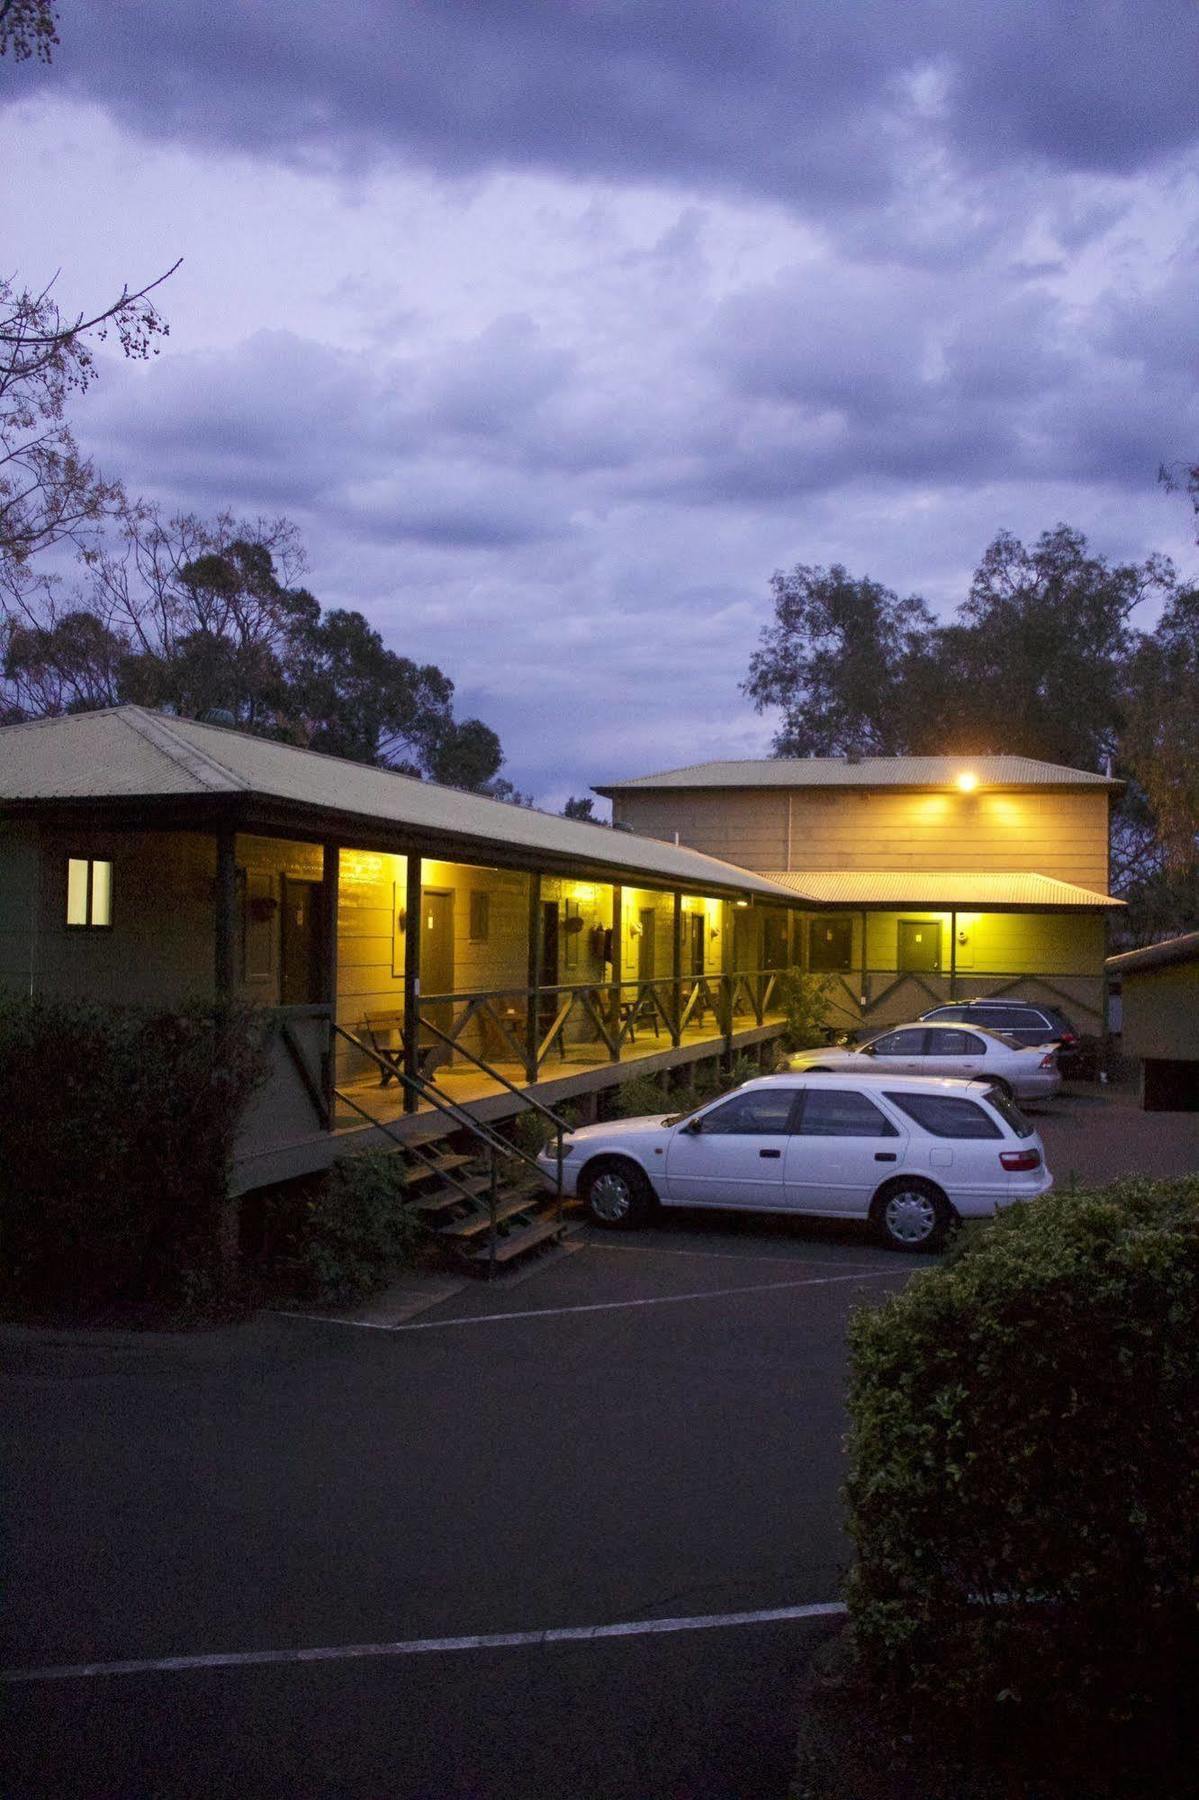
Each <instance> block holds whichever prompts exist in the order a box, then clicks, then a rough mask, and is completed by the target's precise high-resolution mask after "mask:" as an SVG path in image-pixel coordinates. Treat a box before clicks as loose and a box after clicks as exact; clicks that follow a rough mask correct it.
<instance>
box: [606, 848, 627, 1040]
mask: <svg viewBox="0 0 1199 1800" xmlns="http://www.w3.org/2000/svg"><path fill="white" fill-rule="evenodd" d="M623 913H624V889H623V888H622V886H621V885H620V883H619V882H616V883H615V885H614V886H613V889H612V988H611V1014H610V1018H609V1026H610V1029H611V1032H612V1038H613V1041H614V1043H615V1045H616V1048H615V1050H613V1051H612V1052H611V1057H612V1061H613V1062H619V1061H620V1052H621V1042H620V1034H621V1023H620V983H621V978H622V976H623V974H624V969H623V957H624V924H623Z"/></svg>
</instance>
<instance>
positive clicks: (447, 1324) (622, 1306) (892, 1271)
mask: <svg viewBox="0 0 1199 1800" xmlns="http://www.w3.org/2000/svg"><path fill="white" fill-rule="evenodd" d="M906 1273H907V1270H905V1269H897V1268H895V1267H890V1268H886V1269H856V1270H854V1272H853V1274H851V1275H819V1276H817V1277H816V1278H815V1279H814V1280H812V1279H805V1280H803V1281H762V1282H756V1283H755V1284H754V1285H753V1286H752V1287H735V1288H734V1287H730V1288H703V1289H699V1290H697V1291H696V1292H694V1293H690V1294H656V1295H654V1296H652V1297H651V1298H649V1299H647V1300H592V1301H588V1302H587V1303H586V1304H584V1305H579V1306H538V1307H532V1308H529V1309H527V1310H523V1311H521V1312H498V1313H476V1314H474V1315H473V1316H472V1317H471V1318H468V1319H421V1320H419V1321H418V1322H417V1323H416V1324H413V1325H379V1324H376V1323H374V1322H373V1321H371V1320H367V1319H332V1318H329V1317H328V1316H327V1315H325V1314H322V1313H301V1312H284V1313H280V1314H279V1315H278V1316H279V1317H280V1318H283V1319H310V1320H312V1321H313V1322H314V1323H316V1324H319V1325H349V1326H352V1327H353V1328H354V1329H356V1330H358V1331H389V1332H391V1333H392V1334H393V1336H396V1337H398V1336H400V1335H401V1333H404V1332H411V1331H453V1330H454V1329H456V1328H457V1327H460V1326H463V1325H501V1324H503V1325H506V1324H508V1323H509V1322H511V1321H516V1320H521V1319H560V1318H565V1317H567V1316H568V1315H569V1314H572V1313H600V1312H625V1311H629V1310H632V1309H633V1308H635V1307H643V1306H682V1305H683V1304H684V1302H686V1301H691V1300H725V1299H731V1298H733V1297H734V1296H737V1295H740V1294H777V1293H781V1292H784V1291H786V1290H787V1289H788V1288H805V1287H836V1286H837V1285H838V1284H839V1283H841V1282H845V1281H877V1280H878V1279H879V1278H880V1277H881V1276H887V1275H889V1276H891V1277H892V1279H896V1278H898V1277H899V1276H901V1275H904V1274H906Z"/></svg>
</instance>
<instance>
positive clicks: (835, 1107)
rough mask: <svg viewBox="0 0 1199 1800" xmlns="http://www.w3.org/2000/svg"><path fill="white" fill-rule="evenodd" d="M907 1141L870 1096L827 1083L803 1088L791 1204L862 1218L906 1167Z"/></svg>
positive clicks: (789, 1176) (789, 1182)
mask: <svg viewBox="0 0 1199 1800" xmlns="http://www.w3.org/2000/svg"><path fill="white" fill-rule="evenodd" d="M907 1142H908V1140H907V1136H906V1133H904V1132H901V1131H900V1130H899V1128H898V1126H896V1125H894V1124H892V1122H891V1120H890V1119H889V1118H888V1117H887V1116H886V1114H885V1113H884V1112H883V1110H882V1108H881V1107H879V1106H877V1105H876V1104H875V1102H874V1101H873V1100H872V1099H871V1098H870V1097H869V1096H868V1095H866V1094H860V1093H858V1092H857V1090H856V1089H852V1088H844V1089H841V1088H828V1087H825V1086H824V1085H823V1083H822V1084H821V1085H820V1086H819V1087H817V1086H816V1085H815V1084H813V1085H812V1086H811V1087H808V1088H805V1089H804V1091H803V1103H802V1107H801V1109H800V1112H799V1117H798V1120H797V1122H796V1130H795V1132H794V1133H793V1135H792V1137H791V1139H790V1141H789V1144H788V1148H787V1158H786V1165H785V1169H784V1179H785V1185H786V1196H787V1204H788V1205H789V1206H794V1207H795V1208H796V1209H797V1210H799V1211H802V1212H818V1213H846V1214H851V1215H853V1216H854V1217H858V1218H864V1217H865V1216H866V1213H867V1212H868V1211H869V1207H870V1201H871V1199H872V1197H873V1195H874V1191H875V1189H876V1188H877V1187H878V1185H879V1183H880V1181H885V1180H886V1178H887V1175H888V1173H890V1172H891V1171H893V1170H895V1169H897V1168H898V1167H899V1166H900V1165H901V1164H902V1162H903V1160H904V1155H905V1152H906V1150H907Z"/></svg>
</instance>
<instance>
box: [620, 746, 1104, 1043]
mask: <svg viewBox="0 0 1199 1800" xmlns="http://www.w3.org/2000/svg"><path fill="white" fill-rule="evenodd" d="M1118 787H1119V783H1118V782H1115V781H1113V780H1111V779H1110V778H1109V777H1107V776H1105V775H1097V774H1093V773H1091V772H1089V771H1087V770H1083V769H1071V768H1065V767H1061V766H1059V765H1057V764H1053V763H1044V762H1037V761H1034V760H1033V759H1031V758H1028V757H1022V756H979V757H958V756H943V757H940V756H939V757H902V756H899V757H862V758H854V757H810V758H804V759H797V760H785V759H770V760H761V761H753V762H749V761H746V762H708V763H697V764H693V765H691V766H689V767H687V768H681V769H671V770H667V771H665V772H664V773H662V774H657V775H646V776H641V777H639V778H637V779H635V780H631V781H625V782H612V783H608V784H606V785H604V786H602V787H598V788H597V789H596V792H597V793H600V794H604V795H608V796H610V797H611V800H612V803H613V817H614V819H615V821H616V822H617V823H618V824H620V825H624V826H627V827H629V828H630V829H632V830H634V831H636V832H638V833H640V834H642V835H644V836H648V837H657V838H662V839H664V840H665V841H666V842H667V843H673V844H681V845H689V846H690V847H692V848H693V849H697V850H702V851H704V852H706V853H707V854H708V855H709V856H718V857H721V858H722V859H723V860H725V861H727V862H730V863H734V864H736V865H738V866H739V867H741V868H745V869H752V870H754V871H756V872H758V873H760V874H762V875H764V876H766V877H767V878H768V879H769V880H771V881H772V882H774V883H775V884H776V885H778V886H779V887H782V888H785V889H787V890H788V891H789V892H791V893H792V894H794V895H795V896H796V898H797V899H798V900H800V901H801V902H803V903H804V904H805V907H806V910H805V911H804V913H803V914H802V916H801V917H800V918H799V919H798V920H797V921H796V922H795V923H794V924H793V926H792V928H791V929H792V932H793V939H792V942H791V944H790V945H789V946H788V953H789V960H790V961H792V962H793V963H796V964H798V965H800V966H802V967H803V968H805V969H808V970H811V971H812V972H814V973H820V974H824V975H828V976H830V977H832V978H833V985H834V993H835V1000H836V1007H837V1014H838V1016H839V1017H840V1018H842V1019H843V1020H845V1021H847V1022H850V1021H852V1022H858V1021H861V1020H865V1021H867V1022H869V1023H880V1024H882V1023H891V1022H895V1021H897V1020H899V1019H902V1018H908V1017H913V1016H915V1015H916V1014H918V1013H919V1012H921V1011H923V1010H924V1009H925V1008H926V1007H928V1006H929V1005H931V1004H934V1003H935V1002H937V1001H941V1000H943V999H946V998H957V999H965V998H968V997H971V996H982V995H1000V994H1006V995H1011V996H1012V997H1013V998H1028V999H1041V1000H1049V1001H1053V1002H1055V1003H1056V1004H1058V1005H1059V1006H1062V1007H1064V1008H1065V1009H1066V1010H1067V1011H1068V1012H1070V1013H1072V1014H1073V1015H1074V1016H1075V1018H1076V1020H1077V1023H1078V1024H1079V1025H1080V1026H1081V1027H1082V1028H1083V1029H1084V1030H1090V1031H1100V1030H1101V1029H1102V1027H1103V1019H1104V979H1103V964H1104V955H1105V949H1106V920H1107V917H1108V914H1109V913H1110V911H1111V909H1112V908H1113V907H1118V906H1120V905H1121V902H1120V901H1118V900H1115V899H1113V898H1112V897H1111V895H1110V894H1109V893H1108V891H1107V889H1108V855H1109V836H1110V819H1109V814H1110V806H1111V797H1112V794H1113V792H1115V791H1116V790H1117V789H1118ZM756 928H758V926H757V923H756V922H752V923H751V922H750V921H748V920H747V921H746V924H745V926H744V927H743V929H745V930H750V929H756ZM759 953H760V954H759V960H761V961H763V962H769V961H772V960H774V957H775V955H777V953H778V952H777V949H776V948H774V947H772V946H770V945H769V944H763V945H761V946H759ZM747 954H748V950H747Z"/></svg>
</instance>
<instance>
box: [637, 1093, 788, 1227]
mask: <svg viewBox="0 0 1199 1800" xmlns="http://www.w3.org/2000/svg"><path fill="white" fill-rule="evenodd" d="M795 1096H796V1090H795V1088H794V1087H792V1086H790V1085H788V1086H785V1087H784V1086H783V1085H782V1084H781V1083H780V1084H779V1085H778V1086H776V1087H769V1088H748V1089H746V1090H745V1091H744V1092H743V1093H740V1094H733V1095H731V1096H730V1098H729V1099H727V1100H721V1101H719V1102H718V1103H717V1105H715V1106H711V1107H709V1108H708V1110H707V1112H705V1113H701V1114H700V1115H699V1117H698V1118H696V1119H693V1120H691V1121H689V1124H688V1125H687V1126H681V1125H680V1126H676V1128H675V1129H674V1131H673V1132H672V1133H671V1136H670V1142H669V1144H668V1145H667V1147H666V1198H667V1199H668V1200H671V1201H676V1202H678V1203H679V1204H681V1205H685V1206H734V1207H735V1206H743V1207H766V1208H768V1209H776V1210H777V1209H780V1208H782V1207H783V1206H784V1205H785V1204H786V1202H785V1200H784V1197H783V1169H784V1165H785V1163H786V1156H787V1145H788V1142H789V1141H790V1131H791V1116H792V1113H793V1111H794V1104H795Z"/></svg>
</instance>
